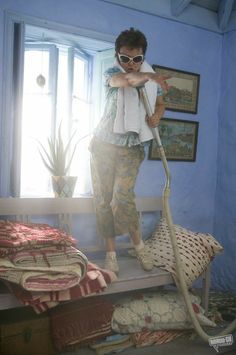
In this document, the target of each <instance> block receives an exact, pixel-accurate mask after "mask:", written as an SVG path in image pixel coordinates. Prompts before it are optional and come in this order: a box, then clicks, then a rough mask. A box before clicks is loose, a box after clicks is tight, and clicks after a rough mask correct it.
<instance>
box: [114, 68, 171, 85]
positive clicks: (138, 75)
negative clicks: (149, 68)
mask: <svg viewBox="0 0 236 355" xmlns="http://www.w3.org/2000/svg"><path fill="white" fill-rule="evenodd" d="M167 78H168V77H163V76H161V75H159V74H157V73H149V72H148V73H145V72H131V73H118V74H114V75H113V76H112V77H111V79H110V81H109V85H110V86H112V87H118V88H120V87H130V86H131V87H137V86H142V85H144V84H145V83H146V82H147V81H149V80H151V81H154V82H156V83H159V84H160V85H161V86H162V87H163V85H164V82H165V79H167Z"/></svg>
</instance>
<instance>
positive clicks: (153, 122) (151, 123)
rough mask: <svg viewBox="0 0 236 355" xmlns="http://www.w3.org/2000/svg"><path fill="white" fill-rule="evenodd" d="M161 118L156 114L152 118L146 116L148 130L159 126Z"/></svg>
mask: <svg viewBox="0 0 236 355" xmlns="http://www.w3.org/2000/svg"><path fill="white" fill-rule="evenodd" d="M160 120H161V117H160V116H159V114H158V113H154V114H153V115H152V116H150V117H148V116H146V121H147V124H148V126H149V127H150V128H155V127H157V126H158V125H159V123H160Z"/></svg>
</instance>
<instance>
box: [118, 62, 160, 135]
mask: <svg viewBox="0 0 236 355" xmlns="http://www.w3.org/2000/svg"><path fill="white" fill-rule="evenodd" d="M116 66H117V67H119V68H120V69H121V71H122V72H124V70H123V68H122V67H121V66H120V65H119V63H118V62H116ZM140 72H154V71H153V69H152V67H151V66H150V65H149V64H148V63H147V62H144V63H143V64H142V65H141V69H140ZM145 89H146V92H147V96H148V99H149V102H150V105H151V108H152V110H153V112H154V108H155V103H156V98H157V84H156V83H154V82H152V81H148V82H147V83H145ZM114 132H115V133H119V134H124V133H127V132H136V133H138V134H139V139H140V141H141V142H144V141H148V140H150V139H152V138H153V134H152V131H151V129H150V128H149V126H148V125H147V123H146V111H145V108H144V106H143V103H142V100H140V98H139V93H138V91H137V89H136V88H132V87H125V88H119V89H118V97H117V111H116V117H115V122H114Z"/></svg>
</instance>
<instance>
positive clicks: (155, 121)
mask: <svg viewBox="0 0 236 355" xmlns="http://www.w3.org/2000/svg"><path fill="white" fill-rule="evenodd" d="M164 112H165V104H164V99H163V96H157V99H156V105H155V111H154V114H153V115H152V116H151V117H147V124H148V125H149V127H151V128H155V127H157V126H158V125H159V123H160V120H161V118H162V117H163V115H164Z"/></svg>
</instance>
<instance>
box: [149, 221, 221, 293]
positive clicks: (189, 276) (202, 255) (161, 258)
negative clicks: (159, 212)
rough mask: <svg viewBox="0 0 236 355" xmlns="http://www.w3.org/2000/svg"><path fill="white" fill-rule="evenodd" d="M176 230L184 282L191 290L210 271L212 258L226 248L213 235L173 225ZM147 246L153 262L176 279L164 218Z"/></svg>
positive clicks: (172, 254) (167, 229) (173, 259)
mask: <svg viewBox="0 0 236 355" xmlns="http://www.w3.org/2000/svg"><path fill="white" fill-rule="evenodd" d="M174 228H175V234H176V238H177V242H178V247H179V252H180V257H181V260H182V267H183V271H184V275H185V280H186V283H187V286H188V287H190V286H191V285H192V283H193V282H194V281H195V280H196V279H197V278H198V277H199V276H200V275H201V274H202V273H203V271H204V270H205V269H206V268H207V266H208V264H209V263H210V262H211V260H212V259H213V257H214V256H215V255H217V254H219V253H220V252H222V250H223V247H222V246H221V245H220V244H219V243H218V242H217V241H216V240H215V239H214V237H213V236H212V235H211V234H204V233H197V232H193V231H190V230H188V229H186V228H183V227H181V226H179V225H174ZM145 244H146V246H147V248H148V250H149V252H150V253H151V254H152V256H153V258H154V265H155V266H158V267H161V268H163V269H164V270H167V271H169V272H171V273H172V275H173V277H174V278H175V275H176V264H175V258H174V253H173V250H172V244H171V239H170V235H169V228H168V224H167V221H166V220H165V219H164V218H163V219H161V220H160V223H159V224H158V226H157V228H156V230H155V232H154V233H153V235H152V236H151V237H150V238H149V239H147V240H146V241H145ZM160 265H161V266H160Z"/></svg>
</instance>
